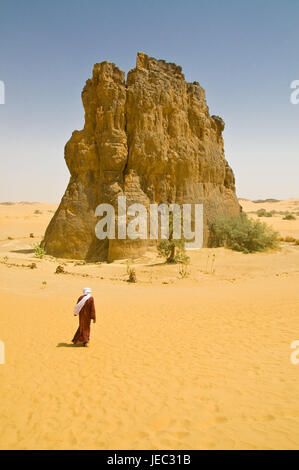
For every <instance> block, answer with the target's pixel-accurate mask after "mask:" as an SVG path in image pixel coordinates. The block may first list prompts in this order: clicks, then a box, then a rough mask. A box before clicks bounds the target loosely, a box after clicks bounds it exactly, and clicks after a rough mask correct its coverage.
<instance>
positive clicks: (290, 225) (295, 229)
mask: <svg viewBox="0 0 299 470" xmlns="http://www.w3.org/2000/svg"><path fill="white" fill-rule="evenodd" d="M239 202H240V204H241V206H242V207H243V210H244V212H247V213H249V215H250V217H253V218H258V219H259V220H261V221H262V222H266V223H267V224H269V225H271V227H273V228H274V230H276V231H278V232H279V233H280V234H281V236H282V237H286V236H291V237H294V238H298V239H299V199H287V200H285V201H278V202H262V203H254V202H252V201H247V200H245V199H240V200H239ZM259 209H265V210H266V211H267V212H271V211H276V212H285V211H288V212H290V213H292V214H294V215H295V214H296V213H298V215H297V216H296V217H297V219H296V220H283V217H284V215H283V214H274V215H273V216H272V217H257V215H256V214H254V212H256V211H258V210H259Z"/></svg>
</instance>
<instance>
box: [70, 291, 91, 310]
mask: <svg viewBox="0 0 299 470" xmlns="http://www.w3.org/2000/svg"><path fill="white" fill-rule="evenodd" d="M83 294H84V297H82V299H81V300H80V301H79V302H78V303H77V304H76V305H75V308H74V315H79V313H80V311H81V309H82V307H83V306H84V304H85V302H86V300H88V299H89V298H90V297H91V289H90V287H84V289H83Z"/></svg>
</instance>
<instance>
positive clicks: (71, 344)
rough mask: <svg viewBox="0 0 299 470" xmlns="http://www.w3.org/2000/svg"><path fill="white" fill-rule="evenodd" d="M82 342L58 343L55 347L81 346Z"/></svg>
mask: <svg viewBox="0 0 299 470" xmlns="http://www.w3.org/2000/svg"><path fill="white" fill-rule="evenodd" d="M82 347H83V344H73V343H58V344H57V346H56V348H82Z"/></svg>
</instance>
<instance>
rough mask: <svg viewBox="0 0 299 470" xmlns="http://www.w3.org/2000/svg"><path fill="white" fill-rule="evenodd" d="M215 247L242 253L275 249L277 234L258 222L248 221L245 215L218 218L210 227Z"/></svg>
mask: <svg viewBox="0 0 299 470" xmlns="http://www.w3.org/2000/svg"><path fill="white" fill-rule="evenodd" d="M212 232H213V235H214V241H215V244H216V245H217V246H226V247H228V248H231V249H232V250H236V251H242V252H243V253H253V252H255V251H265V250H267V249H269V248H276V247H277V243H278V233H277V232H275V231H274V230H273V229H272V228H271V227H268V226H267V225H266V224H264V223H261V222H260V221H259V220H252V219H249V218H248V217H247V216H246V214H241V215H240V216H234V217H218V218H216V219H215V221H214V223H213V225H212Z"/></svg>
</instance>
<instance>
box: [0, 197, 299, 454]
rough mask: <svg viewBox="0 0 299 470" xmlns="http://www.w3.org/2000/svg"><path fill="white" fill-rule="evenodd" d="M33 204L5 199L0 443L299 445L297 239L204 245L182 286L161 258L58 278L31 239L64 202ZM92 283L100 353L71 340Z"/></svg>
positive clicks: (77, 269) (72, 269)
mask: <svg viewBox="0 0 299 470" xmlns="http://www.w3.org/2000/svg"><path fill="white" fill-rule="evenodd" d="M255 206H260V205H255ZM25 210H26V211H28V212H26V217H29V218H28V219H24V218H23V219H22V207H21V205H18V206H17V207H16V206H5V207H4V206H0V232H1V235H0V239H1V240H2V241H1V242H0V261H2V262H1V263H0V295H1V313H0V339H1V340H3V341H4V342H5V347H6V364H5V365H0V393H1V402H0V448H1V449H7V448H13V449H26V448H35V449H47V448H49V449H63V448H66V449H72V448H83V449H88V448H93V449H95V448H98V449H101V448H104V449H125V448H128V449H143V448H146V449H162V448H163V449H171V448H174V449H206V448H208V449H218V448H229V449H231V448H232V449H240V448H245V449H255V448H258V449H259V448H287V449H291V448H298V446H299V424H298V418H299V411H298V409H299V408H298V400H299V399H298V386H299V364H298V365H297V366H296V365H293V364H291V362H290V354H291V351H292V350H291V348H290V344H291V342H292V341H294V340H295V339H299V309H298V307H299V293H298V280H299V246H294V245H291V244H282V247H281V251H278V252H274V253H264V254H255V255H243V254H240V253H235V252H231V251H229V250H225V249H222V248H220V249H215V250H212V249H203V250H200V251H199V252H194V253H192V254H191V258H192V262H191V268H190V276H189V278H187V279H183V280H182V279H180V275H179V272H178V270H179V267H178V266H165V265H161V264H160V263H161V261H160V260H159V259H157V258H155V257H154V255H152V254H151V255H148V257H144V258H143V259H140V260H138V262H137V263H136V266H135V267H136V272H137V279H138V282H137V284H128V283H127V282H126V277H127V276H126V265H125V264H123V263H121V262H119V263H113V264H111V265H108V264H93V265H91V264H87V265H84V264H79V265H78V263H76V262H72V261H69V262H67V263H65V265H64V268H65V270H66V271H67V274H60V275H57V274H54V271H55V269H56V266H57V265H58V263H61V261H59V260H55V259H53V258H51V257H46V259H43V260H37V259H36V258H34V256H33V253H32V251H31V250H32V244H33V243H35V242H37V241H39V240H40V238H37V239H31V238H29V233H30V232H33V231H34V232H36V234H41V233H42V232H43V230H44V227H45V225H46V223H47V221H48V219H49V218H50V217H51V215H52V214H51V213H49V212H47V211H48V210H52V209H51V208H50V209H49V206H48V205H44V208H43V207H42V205H39V210H41V211H42V214H39V216H38V217H36V214H34V211H35V210H36V207H35V206H31V208H30V209H28V206H26V207H25V206H24V211H25ZM249 210H251V209H249ZM1 211H2V212H1ZM5 211H6V212H5ZM5 214H6V215H5ZM16 214H19V216H20V218H19V219H16V218H11V219H8V220H10V221H11V224H10V223H9V224H6V225H5V217H13V215H16ZM24 214H25V212H24ZM24 217H25V215H24ZM6 222H7V221H6ZM30 222H31V223H30ZM267 222H268V220H267ZM284 222H285V221H284ZM294 223H295V224H297V220H296V221H294ZM34 224H36V225H34ZM33 226H34V229H32V227H33ZM3 227H4V228H5V231H4V228H3ZM9 229H11V232H10V231H9ZM10 234H11V235H10ZM7 236H12V237H14V238H15V239H14V240H7ZM17 236H18V237H19V238H17ZM21 237H22V238H21ZM213 254H215V265H214V267H215V273H214V274H212V273H211V260H212V255H213ZM6 257H7V258H6ZM31 262H36V264H37V269H32V270H31V269H30V268H28V267H26V265H28V264H30V263H31ZM22 264H23V265H25V266H22ZM43 281H45V282H46V284H42V283H43ZM85 285H89V286H90V287H92V289H93V293H94V297H95V301H96V308H97V315H98V321H97V324H96V325H93V324H92V337H91V343H90V346H89V347H88V348H86V349H85V348H77V347H69V343H70V339H71V338H72V335H73V334H74V332H75V329H76V327H77V319H75V318H73V317H72V308H73V304H74V300H75V299H76V298H77V296H78V295H79V294H80V291H81V288H82V287H84V286H85Z"/></svg>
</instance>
